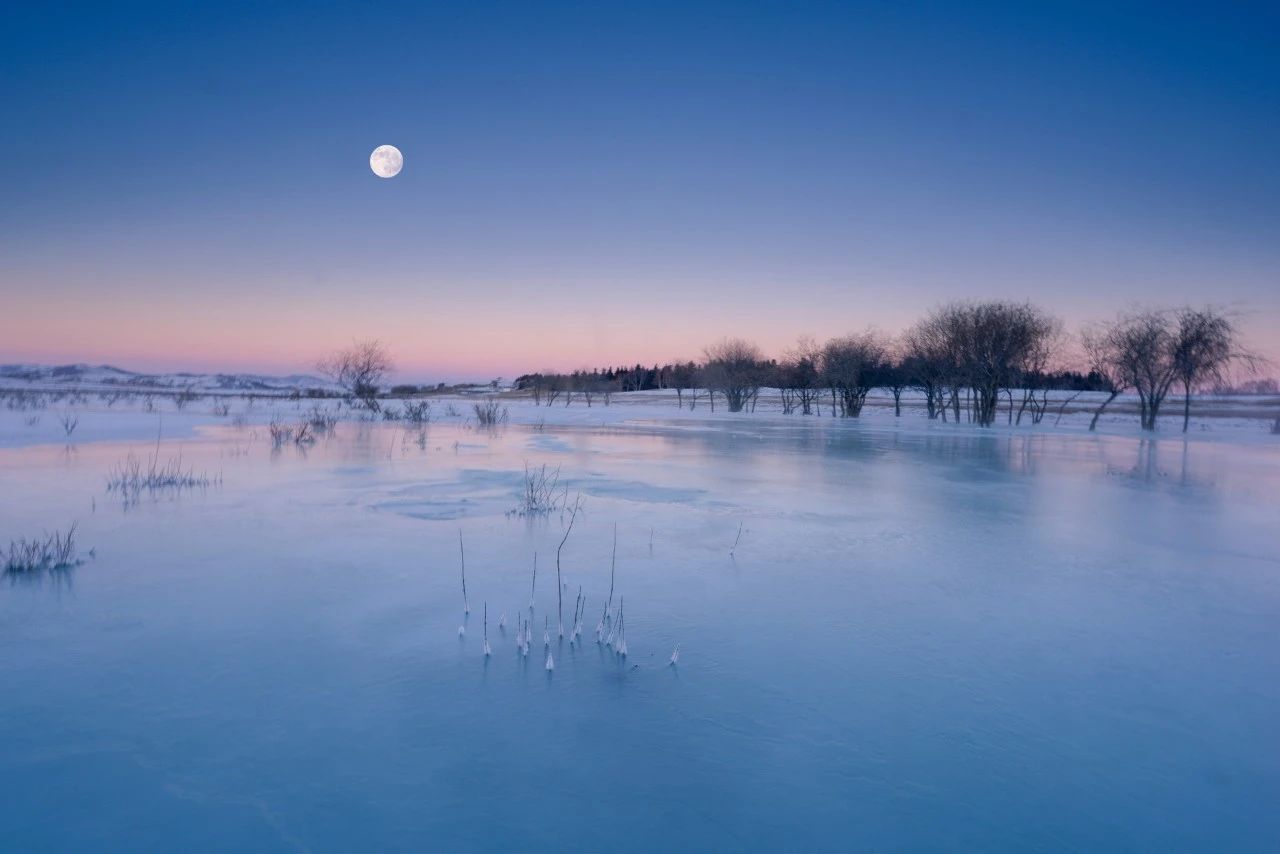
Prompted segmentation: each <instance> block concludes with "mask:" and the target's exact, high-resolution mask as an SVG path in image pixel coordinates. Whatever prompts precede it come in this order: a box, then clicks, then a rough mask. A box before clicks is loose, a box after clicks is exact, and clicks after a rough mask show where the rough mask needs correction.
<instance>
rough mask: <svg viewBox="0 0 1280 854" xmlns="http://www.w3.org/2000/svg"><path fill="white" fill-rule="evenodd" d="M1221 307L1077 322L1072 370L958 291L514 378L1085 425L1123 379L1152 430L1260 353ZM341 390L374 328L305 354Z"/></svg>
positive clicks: (386, 360) (539, 391)
mask: <svg viewBox="0 0 1280 854" xmlns="http://www.w3.org/2000/svg"><path fill="white" fill-rule="evenodd" d="M1239 337H1240V336H1239V330H1238V327H1237V325H1236V323H1235V321H1234V319H1233V318H1232V317H1231V316H1230V315H1228V314H1226V313H1224V312H1223V311H1221V310H1220V309H1217V308H1214V307H1206V308H1193V307H1190V306H1182V307H1176V308H1154V309H1141V310H1135V311H1130V312H1125V313H1121V314H1119V315H1117V316H1116V317H1115V318H1113V319H1112V320H1110V321H1106V322H1103V323H1098V324H1094V325H1091V326H1089V327H1088V328H1086V329H1085V330H1084V331H1083V332H1081V333H1080V334H1079V336H1078V340H1079V344H1080V347H1079V350H1080V351H1082V352H1083V354H1084V364H1083V368H1084V369H1083V370H1074V369H1070V368H1068V367H1066V366H1065V364H1064V363H1065V362H1066V361H1067V359H1068V354H1069V353H1070V352H1071V350H1072V349H1074V348H1073V347H1072V346H1071V345H1072V338H1071V337H1070V336H1068V335H1066V333H1065V332H1064V328H1063V324H1062V322H1061V321H1060V320H1059V319H1058V318H1056V317H1054V316H1053V315H1051V314H1049V313H1048V312H1046V311H1044V310H1043V309H1041V308H1039V307H1037V306H1035V305H1033V304H1032V303H1030V302H1012V301H1001V300H988V301H959V302H952V303H948V304H946V305H942V306H939V307H937V308H935V309H933V310H932V311H930V312H929V313H928V314H927V315H925V317H923V318H922V319H920V320H919V321H918V322H917V323H915V324H914V325H913V326H911V327H910V328H909V329H907V330H906V331H905V332H903V333H902V334H901V335H898V336H888V335H885V334H883V333H881V332H878V331H876V330H874V329H869V330H866V331H863V332H857V333H852V334H849V335H843V336H838V337H835V338H831V339H830V340H828V341H826V342H824V343H818V342H817V341H815V340H813V339H811V338H801V339H800V340H799V341H797V342H796V344H795V345H794V346H793V347H791V348H790V349H788V350H787V351H786V352H785V353H783V354H782V356H781V357H779V358H767V357H766V356H765V354H764V353H763V351H761V349H760V348H759V347H758V346H757V345H755V344H754V343H752V342H750V341H747V340H744V339H742V338H726V339H724V340H721V341H718V342H716V343H714V344H712V345H710V346H708V347H706V348H705V349H704V350H703V353H702V359H701V360H699V361H693V360H689V361H677V362H672V363H669V364H666V365H661V366H659V365H654V366H652V367H645V366H643V365H634V366H631V367H610V368H604V369H599V368H597V369H592V370H579V371H573V372H570V373H557V372H552V371H544V372H538V373H532V374H525V375H523V376H520V377H518V378H517V379H516V380H515V388H516V389H517V390H523V391H527V392H528V393H529V394H530V395H531V396H532V398H533V401H534V403H535V404H538V405H541V404H544V403H545V404H546V405H547V406H552V405H555V404H556V403H557V402H559V401H561V400H563V402H564V405H565V406H569V405H570V404H571V403H572V402H573V401H574V400H575V399H579V400H582V401H583V402H584V403H585V404H586V405H587V406H591V405H592V402H593V400H595V399H596V398H598V397H601V398H603V400H604V402H605V403H606V404H608V402H609V398H610V396H611V395H612V394H614V393H617V392H629V391H645V390H649V389H670V390H673V391H675V393H676V401H677V405H678V406H680V407H681V408H683V407H684V406H685V405H686V404H687V405H688V406H689V408H690V409H691V410H692V409H694V408H696V406H697V405H698V403H699V402H705V403H706V405H707V406H708V407H710V408H711V410H712V411H714V410H715V407H716V402H717V399H718V400H719V401H720V402H721V405H723V406H724V407H725V408H726V409H727V410H728V411H730V412H743V411H754V410H755V407H756V404H757V402H758V400H759V397H760V391H761V389H763V388H773V389H777V390H778V392H779V395H780V398H781V402H782V409H783V412H784V413H786V414H792V413H799V414H803V415H816V414H821V413H822V412H824V411H827V410H829V411H830V413H831V414H832V415H833V416H839V417H845V418H857V417H858V416H860V415H861V414H862V409H863V406H864V405H865V403H866V400H867V396H868V395H869V394H870V393H871V391H872V390H873V389H885V390H886V391H888V392H889V393H890V394H891V395H892V396H893V406H894V415H895V416H900V415H901V414H902V395H903V393H904V392H906V391H907V390H912V391H916V392H919V393H920V394H921V395H923V398H924V406H925V411H926V414H927V415H928V417H929V418H930V419H940V420H942V421H954V422H957V423H958V422H960V421H962V420H967V421H969V422H971V423H975V424H978V425H981V426H984V427H985V426H990V425H992V424H995V423H996V421H997V419H998V418H1000V417H1001V415H1002V413H1003V417H1004V418H1005V419H1006V420H1007V422H1008V423H1009V424H1021V423H1022V422H1023V420H1024V419H1026V420H1028V421H1030V422H1031V423H1033V424H1038V423H1040V422H1041V420H1042V419H1043V418H1044V417H1045V415H1046V413H1047V412H1048V409H1049V392H1050V391H1055V390H1056V391H1068V392H1071V393H1072V394H1071V397H1068V398H1067V399H1066V400H1065V401H1062V402H1061V405H1060V409H1061V408H1062V407H1065V406H1066V404H1067V403H1069V402H1070V401H1071V400H1074V399H1075V397H1076V396H1078V395H1079V394H1080V393H1082V392H1084V391H1098V392H1104V393H1106V395H1107V397H1106V398H1105V399H1104V400H1103V401H1102V402H1100V404H1099V405H1098V406H1097V408H1096V409H1095V411H1094V413H1093V418H1092V420H1091V422H1090V424H1089V429H1090V430H1093V429H1095V428H1096V427H1097V423H1098V419H1099V417H1100V416H1101V415H1102V413H1103V412H1104V411H1105V410H1106V409H1107V407H1108V406H1110V405H1111V403H1112V402H1113V401H1114V400H1115V399H1116V398H1117V397H1119V396H1120V395H1121V394H1124V393H1126V392H1133V393H1135V394H1136V395H1137V398H1138V404H1139V415H1140V423H1141V425H1142V429H1144V430H1154V429H1155V427H1156V419H1157V418H1158V416H1159V414H1160V412H1161V409H1162V407H1163V406H1164V403H1165V400H1166V398H1167V397H1168V395H1169V394H1170V392H1172V391H1174V390H1178V391H1181V392H1182V395H1183V411H1182V416H1183V418H1182V429H1183V431H1184V432H1185V431H1186V429H1187V426H1188V424H1189V421H1190V415H1191V393H1192V392H1193V391H1196V390H1199V389H1201V388H1211V387H1215V386H1222V385H1223V384H1224V383H1226V382H1227V381H1228V378H1229V369H1230V368H1231V367H1232V366H1233V365H1237V364H1243V365H1245V366H1247V367H1248V368H1250V369H1253V368H1255V367H1256V366H1257V365H1259V364H1261V360H1260V359H1258V358H1257V357H1256V356H1254V355H1253V354H1251V353H1249V352H1247V351H1246V350H1244V349H1243V348H1242V347H1241V346H1240V343H1239ZM317 367H318V368H319V369H320V370H321V371H322V372H323V373H324V374H325V375H326V376H328V377H330V378H331V379H332V380H333V381H334V382H335V383H337V384H338V385H340V386H342V387H343V388H345V389H346V390H347V392H348V394H349V395H350V397H352V398H353V399H355V400H359V401H361V402H362V403H363V404H364V405H365V406H367V407H369V408H370V409H372V410H376V409H377V408H378V402H377V399H378V397H379V394H380V393H381V386H380V383H381V381H382V379H383V378H384V377H385V376H386V374H387V373H388V372H389V371H390V370H391V359H390V357H389V355H388V354H387V351H386V349H385V348H384V347H383V346H382V345H381V344H380V343H379V342H377V341H366V342H359V343H356V344H353V345H352V346H351V347H350V348H347V349H345V350H341V351H338V352H337V353H334V354H333V355H331V356H329V357H327V358H326V359H324V360H322V361H321V362H320V363H319V364H318V366H317Z"/></svg>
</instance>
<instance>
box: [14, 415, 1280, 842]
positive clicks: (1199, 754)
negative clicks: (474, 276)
mask: <svg viewBox="0 0 1280 854" xmlns="http://www.w3.org/2000/svg"><path fill="white" fill-rule="evenodd" d="M499 400H500V402H501V404H502V405H503V406H506V407H507V408H508V416H509V417H508V422H507V423H506V424H504V425H500V426H498V427H496V428H492V429H489V428H482V427H480V426H479V425H477V424H476V419H475V413H474V411H473V410H472V406H473V405H474V404H475V402H476V399H475V398H474V397H456V398H432V399H431V412H432V420H431V422H430V423H429V424H426V425H413V424H409V423H406V422H405V421H394V422H384V421H381V420H377V421H370V420H362V419H360V418H358V417H357V414H356V413H354V412H352V411H350V410H349V409H347V408H345V407H343V408H342V409H341V410H340V412H339V416H340V420H338V422H337V423H336V425H335V426H334V428H333V430H332V431H328V430H322V431H320V433H319V435H318V437H317V440H316V441H315V442H314V443H304V444H297V443H295V442H292V441H285V442H282V443H280V444H278V445H277V444H274V443H273V442H272V441H271V439H270V437H269V428H268V425H269V424H270V423H271V422H272V421H275V422H277V423H278V424H283V425H296V424H298V423H300V422H302V421H303V420H305V419H307V417H308V414H309V413H310V411H311V409H312V407H313V406H316V405H319V406H321V407H322V408H325V409H327V410H332V409H333V408H335V407H337V406H338V404H337V402H335V401H332V400H330V401H319V402H313V401H307V400H296V401H295V400H289V399H287V398H282V397H272V398H253V399H252V400H250V399H248V398H242V397H235V398H229V399H226V398H219V399H214V398H212V397H206V398H203V399H200V400H196V401H192V402H190V403H188V404H186V405H185V406H184V408H183V409H182V410H181V411H176V410H175V403H174V401H173V400H172V399H170V398H156V399H154V400H152V401H151V406H152V410H151V411H146V410H145V409H144V408H143V407H144V406H145V405H146V404H145V402H144V401H143V400H141V399H134V400H130V401H125V400H121V401H118V402H116V403H115V404H114V405H112V406H110V407H108V406H107V405H106V404H105V402H103V401H102V400H100V399H98V398H97V397H96V396H90V397H89V398H88V399H87V400H83V401H82V400H79V399H76V400H75V401H72V400H71V399H70V398H63V399H62V400H58V401H53V402H48V403H47V405H45V406H44V407H43V408H38V409H13V410H11V409H8V408H5V407H4V406H3V404H0V545H2V544H3V543H6V542H7V541H8V540H9V539H10V538H14V537H29V536H33V535H36V534H39V533H40V532H41V531H44V530H51V529H55V528H60V529H66V528H67V527H68V526H69V525H70V524H72V523H73V522H74V523H76V524H77V539H78V542H79V544H80V548H81V551H82V553H83V554H84V555H85V557H86V562H85V563H84V564H82V565H80V566H78V567H76V568H74V569H71V570H58V571H52V572H44V573H39V574H36V575H32V576H12V575H9V576H5V580H6V582H7V583H6V584H5V585H3V587H0V686H3V691H0V733H4V734H5V735H4V736H0V780H2V781H4V782H3V783H0V787H3V790H2V791H0V828H3V829H4V831H3V833H9V834H12V835H13V838H16V839H21V840H24V841H25V843H26V847H28V848H33V849H59V850H85V849H92V848H94V847H98V846H100V842H101V840H102V839H104V838H110V839H113V840H116V841H117V843H118V844H120V845H122V846H125V847H129V848H134V849H138V850H148V849H154V850H159V849H164V848H167V847H171V846H172V841H173V840H174V839H182V840H187V841H189V843H190V844H189V845H187V846H186V847H191V848H195V849H207V850H267V849H294V850H297V849H301V850H385V849H392V848H402V847H406V845H407V846H408V847H415V848H416V847H422V848H429V849H432V850H448V851H464V850H494V849H505V848H510V849H530V850H539V849H581V850H623V851H629V850H631V851H645V850H653V849H654V848H655V847H658V846H659V845H660V843H661V842H662V841H664V840H665V841H668V842H669V840H672V839H678V840H680V841H681V847H684V848H686V849H687V850H726V849H733V850H746V849H755V850H850V849H855V850H857V849H871V850H885V849H889V850H940V849H955V848H962V849H966V850H992V849H997V848H1000V849H1010V848H1011V849H1015V850H1043V849H1053V850H1102V849H1117V848H1118V849H1132V850H1172V849H1181V850H1188V849H1211V848H1212V849H1215V850H1216V849H1222V850H1232V851H1252V850H1256V851H1270V850H1275V849H1276V847H1277V843H1280V818H1278V817H1277V813H1276V811H1275V809H1274V805H1275V803H1277V802H1278V801H1280V757H1278V756H1277V754H1276V751H1274V750H1271V749H1269V746H1270V745H1274V744H1277V743H1280V724H1278V723H1277V716H1276V714H1275V710H1276V708H1277V707H1280V683H1278V682H1277V680H1276V679H1275V674H1276V673H1277V672H1280V642H1278V641H1280V636H1278V635H1280V630H1278V629H1277V626H1280V545H1277V543H1278V541H1277V538H1276V536H1275V527H1276V521H1277V520H1278V519H1280V437H1275V436H1272V435H1270V434H1269V433H1268V432H1267V426H1268V425H1267V422H1266V421H1264V420H1263V419H1262V418H1240V417H1234V416H1222V415H1216V414H1215V415H1211V416H1208V417H1197V418H1196V419H1195V420H1194V421H1193V429H1192V431H1191V433H1190V434H1189V435H1188V437H1187V440H1186V441H1184V439H1183V436H1182V434H1181V433H1179V432H1178V427H1179V426H1180V424H1179V423H1178V422H1177V420H1176V419H1175V418H1173V414H1172V412H1171V415H1170V419H1169V421H1168V423H1167V424H1165V425H1162V429H1161V431H1160V432H1159V433H1158V434H1157V435H1156V437H1155V438H1154V440H1153V437H1151V436H1144V435H1141V434H1140V432H1139V431H1138V429H1137V423H1136V419H1134V418H1132V417H1131V416H1128V415H1125V414H1123V413H1119V414H1117V415H1116V416H1114V417H1109V418H1108V419H1107V420H1105V421H1104V422H1103V426H1102V428H1101V431H1100V432H1099V433H1095V434H1090V433H1089V432H1088V431H1087V429H1086V428H1087V424H1088V415H1087V414H1086V413H1084V412H1078V413H1072V412H1067V413H1066V414H1064V416H1063V418H1062V421H1061V422H1060V423H1057V422H1056V417H1055V415H1056V413H1055V414H1051V415H1050V416H1049V417H1047V418H1046V419H1045V421H1044V422H1043V423H1042V424H1040V425H1028V424H1026V423H1024V424H1023V425H1021V426H1016V427H1010V426H1008V425H1006V424H1003V423H1002V424H998V425H997V426H996V427H994V428H991V429H986V430H984V429H981V428H977V427H972V426H970V425H963V424H962V425H954V424H942V423H939V422H930V421H929V420H928V419H926V418H925V417H924V416H923V414H922V413H921V412H920V409H919V407H918V406H916V405H914V404H913V405H912V406H911V407H910V408H909V409H908V411H907V412H905V413H904V415H903V416H902V417H901V418H900V419H899V418H895V417H894V416H893V414H892V410H891V409H888V408H886V407H885V406H883V405H882V402H881V401H875V402H873V405H870V406H869V407H868V409H867V410H866V412H865V413H864V416H863V417H862V418H861V419H857V420H845V419H834V418H831V417H830V416H829V415H828V416H823V417H812V416H811V417H808V418H806V417H802V416H799V415H782V414H781V413H779V412H777V411H776V409H775V407H774V404H773V401H772V400H771V399H770V398H768V397H766V399H764V400H763V401H762V402H761V404H760V406H759V407H758V408H757V411H756V412H755V413H742V414H729V413H726V412H724V411H723V409H722V407H720V406H717V411H716V412H715V413H714V414H712V413H711V412H710V411H709V408H708V407H707V406H706V403H705V400H703V401H700V402H699V404H698V406H697V408H696V409H695V410H694V411H693V412H689V411H688V409H684V410H679V409H677V408H676V406H675V403H674V393H673V392H672V393H667V392H655V393H637V394H629V395H615V396H613V398H612V399H611V400H610V405H608V406H604V405H603V399H602V398H599V397H597V398H596V399H594V400H593V401H592V406H591V407H590V408H588V407H587V406H585V405H584V402H583V401H581V400H578V399H575V400H574V401H573V402H572V404H571V405H570V406H568V407H565V406H563V405H562V404H563V400H561V401H560V402H559V404H558V405H556V406H552V407H546V406H543V407H535V406H533V405H532V403H531V402H530V401H529V400H527V399H524V398H518V397H515V396H510V395H505V396H501V397H500V398H499ZM222 403H229V408H228V409H227V410H226V412H225V414H224V413H223V411H222V409H221V408H220V407H219V408H217V409H216V410H215V407H217V406H218V404H222ZM389 405H391V406H395V407H403V405H404V404H403V402H391V403H390V404H389ZM64 416H65V417H66V418H68V419H76V424H75V427H74V428H73V429H72V430H71V431H70V434H69V435H68V433H67V429H66V428H65V427H64V426H63V424H62V419H63V417H64ZM68 423H69V422H68ZM130 455H132V456H133V458H134V459H137V460H141V461H142V464H143V465H144V466H146V465H147V464H148V463H149V461H150V460H152V459H155V460H158V461H159V462H160V463H161V464H168V463H169V461H171V460H172V461H174V463H175V465H176V466H177V467H178V468H179V469H180V470H183V471H188V470H189V471H191V472H193V473H194V474H196V475H198V476H203V475H207V476H209V477H210V483H209V484H208V485H204V486H198V487H194V488H185V489H179V488H164V487H162V488H159V489H157V490H154V491H143V492H142V493H141V494H136V495H133V496H121V495H120V494H119V493H118V492H116V491H109V490H108V488H107V487H108V478H109V477H110V476H111V474H112V472H113V471H114V470H117V469H118V467H119V466H120V465H121V464H122V463H123V462H125V461H126V460H128V459H129V457H130ZM544 465H545V466H546V467H547V471H548V472H549V473H555V472H558V481H557V483H558V485H557V488H556V490H555V491H554V492H553V496H554V497H555V499H556V500H557V501H558V502H560V504H561V506H560V507H559V508H558V509H556V510H555V511H553V512H551V513H550V514H548V515H545V516H528V515H521V514H519V513H513V512H512V511H515V510H518V509H519V507H520V503H521V495H522V493H523V492H524V490H525V486H526V470H527V469H532V470H535V471H542V470H543V469H542V467H543V466H544ZM579 496H580V497H581V501H582V510H581V513H580V514H579V516H578V517H577V518H576V519H575V520H574V523H573V528H572V531H568V524H569V518H570V514H569V513H568V512H567V510H566V509H565V508H564V506H563V505H564V502H566V501H568V502H569V503H570V504H571V503H572V502H573V501H574V500H575V499H576V498H577V497H579ZM615 531H616V536H617V552H616V572H611V565H612V564H613V563H614V561H613V558H612V554H613V542H614V539H613V538H614V534H615ZM566 534H567V537H566ZM460 536H461V539H462V541H463V547H464V549H465V566H466V570H465V571H466V585H467V601H468V602H469V604H470V613H469V614H468V613H464V608H463V594H462V566H461V555H460V548H459V537H460ZM89 549H93V550H94V551H93V555H92V557H90V556H89V555H88V550H89ZM535 554H536V555H537V558H536V559H537V566H538V573H537V579H536V582H535V581H534V578H533V572H532V570H533V563H534V559H535V558H534V555H535ZM557 557H558V558H559V561H557ZM557 562H558V563H559V574H560V576H561V580H562V583H561V585H560V586H559V587H557V583H556V577H557ZM611 578H612V579H613V581H612V584H613V589H614V597H613V599H612V602H611V604H610V605H609V612H610V613H611V614H612V615H614V616H615V617H616V616H617V615H618V611H619V606H623V607H625V612H624V613H625V627H626V630H625V637H626V641H627V647H628V654H627V656H625V657H622V656H620V655H618V654H617V652H616V647H617V645H618V639H617V638H615V641H614V646H613V647H609V646H607V645H606V644H604V643H601V644H597V643H596V642H595V627H596V625H597V623H598V622H599V621H600V619H601V617H602V615H603V613H604V611H605V607H606V602H607V601H609V592H610V588H611ZM579 595H582V596H584V597H585V599H586V606H585V609H583V613H584V614H585V618H584V637H583V639H582V640H583V642H582V643H578V642H577V641H576V639H575V640H574V642H573V643H570V642H569V640H570V639H569V638H565V639H564V640H561V639H560V638H559V637H558V634H559V632H558V630H557V624H558V623H559V622H560V621H561V620H562V619H563V620H564V621H565V622H566V624H568V625H567V627H566V631H567V633H571V632H572V618H571V617H570V616H568V615H570V614H571V613H572V611H573V609H574V607H575V605H576V603H578V602H579V598H578V597H579ZM531 599H532V600H533V606H532V608H531V607H530V600H531ZM623 603H625V605H623ZM486 611H487V632H486V620H485V614H486ZM562 615H563V616H562ZM504 618H505V619H504ZM525 620H527V621H528V623H529V624H530V628H531V639H530V647H531V650H530V653H529V655H528V656H527V657H526V656H525V655H524V654H523V653H522V652H521V651H518V649H517V644H516V638H517V625H518V624H519V623H521V622H522V621H525ZM544 626H545V627H546V631H547V633H548V634H549V635H550V637H549V640H550V643H549V644H547V645H545V646H544V643H543V632H544ZM616 626H617V623H616V622H615V621H610V622H608V623H607V624H606V628H605V630H604V633H603V634H604V636H603V637H602V638H601V640H602V641H606V640H608V637H607V635H608V633H609V632H610V631H616ZM460 628H462V629H464V631H463V632H462V633H459V629H460ZM486 633H487V637H488V641H489V643H490V645H491V648H492V653H493V654H492V655H491V656H490V657H487V658H486V656H485V655H484V654H483V644H484V642H485V635H486ZM677 644H679V645H680V650H681V652H680V657H679V663H678V665H677V666H675V667H672V666H670V665H669V662H670V659H671V656H672V652H673V651H674V649H675V648H676V645H677ZM548 656H550V657H551V658H553V660H554V669H553V670H547V669H546V658H547V657H548Z"/></svg>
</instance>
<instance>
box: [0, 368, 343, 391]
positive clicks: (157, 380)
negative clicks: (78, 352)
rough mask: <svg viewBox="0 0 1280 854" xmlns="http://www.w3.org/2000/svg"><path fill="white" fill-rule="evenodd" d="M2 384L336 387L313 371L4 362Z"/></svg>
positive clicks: (160, 388) (215, 388) (137, 388)
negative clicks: (154, 369) (151, 369)
mask: <svg viewBox="0 0 1280 854" xmlns="http://www.w3.org/2000/svg"><path fill="white" fill-rule="evenodd" d="M0 385H4V386H8V387H13V386H30V387H39V388H77V389H116V390H130V391H145V390H157V391H175V390H181V389H191V390H193V391H200V392H218V391H222V392H254V391H258V392H265V393H272V392H275V393H280V392H292V391H296V390H302V389H313V388H318V389H326V390H334V389H335V388H336V387H335V386H334V384H333V383H331V382H329V381H328V380H326V379H323V378H321V377H316V376H311V375H309V374H290V375H289V376H285V377H273V376H266V375H263V374H198V373H188V372H179V373H171V374H143V373H138V372H136V371H126V370H124V369H123V368H117V367H114V366H112V365H86V364H78V365H0Z"/></svg>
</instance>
